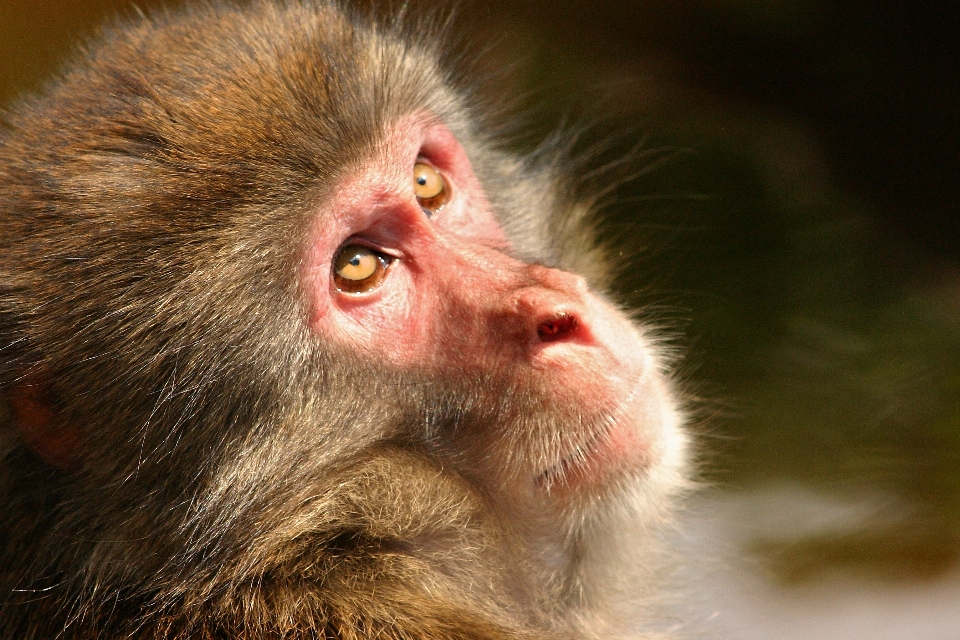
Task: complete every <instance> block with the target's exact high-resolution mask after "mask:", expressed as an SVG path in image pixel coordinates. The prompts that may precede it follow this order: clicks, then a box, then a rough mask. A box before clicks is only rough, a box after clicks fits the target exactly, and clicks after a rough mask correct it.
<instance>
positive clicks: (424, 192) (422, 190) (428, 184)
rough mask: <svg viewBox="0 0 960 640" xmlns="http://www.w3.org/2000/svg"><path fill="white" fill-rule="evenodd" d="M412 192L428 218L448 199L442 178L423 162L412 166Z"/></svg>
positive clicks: (434, 169)
mask: <svg viewBox="0 0 960 640" xmlns="http://www.w3.org/2000/svg"><path fill="white" fill-rule="evenodd" d="M413 192H414V194H416V196H417V202H419V203H420V207H421V208H423V212H424V213H426V214H427V216H428V217H429V216H432V215H433V214H434V213H436V212H437V211H439V210H440V209H442V208H443V205H445V204H447V200H448V199H449V195H448V193H447V185H446V183H445V182H444V180H443V176H442V175H441V174H440V172H439V171H437V169H436V168H435V167H434V166H432V165H429V164H426V163H425V162H418V163H417V164H415V165H414V166H413Z"/></svg>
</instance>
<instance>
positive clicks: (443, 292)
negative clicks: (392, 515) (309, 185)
mask: <svg viewBox="0 0 960 640" xmlns="http://www.w3.org/2000/svg"><path fill="white" fill-rule="evenodd" d="M418 172H419V173H418ZM418 178H421V180H420V182H421V183H425V184H420V183H418V182H417V179H418ZM431 182H432V184H431ZM336 183H337V187H336V190H335V191H334V193H333V194H332V195H331V196H329V197H328V198H327V199H325V200H324V201H322V202H321V203H320V204H319V205H318V208H319V209H320V211H319V212H318V213H317V214H316V221H317V222H316V224H315V225H314V226H313V228H312V230H311V232H310V234H309V240H308V242H307V244H306V247H305V252H304V256H305V257H304V259H303V261H302V265H303V267H302V273H301V278H302V281H303V290H304V291H305V292H306V295H307V297H308V308H309V325H310V327H311V329H312V331H313V332H314V333H315V335H316V336H317V338H318V339H319V340H321V341H322V342H324V343H333V344H337V345H339V346H340V347H342V348H343V349H344V350H346V351H349V352H352V353H360V354H364V355H365V357H366V358H368V360H369V361H370V362H376V363H379V367H381V368H383V369H392V370H395V371H397V372H399V373H400V375H403V376H406V377H407V378H408V379H409V378H410V377H411V376H415V377H417V378H419V379H426V380H429V382H424V383H423V384H424V386H425V387H426V388H429V389H434V390H436V391H435V392H434V393H433V394H428V395H432V396H433V398H434V399H432V400H430V401H426V402H425V401H423V399H422V398H420V399H418V400H417V402H418V403H419V404H420V406H421V407H424V409H423V410H422V411H420V412H416V411H414V413H415V414H419V416H420V418H419V424H413V425H411V426H410V428H411V429H412V430H414V431H417V430H420V431H424V430H425V426H424V425H425V424H427V423H434V424H441V425H446V426H445V428H441V430H440V431H441V433H439V434H438V433H434V434H432V435H433V439H432V440H433V441H432V446H433V448H435V449H438V450H441V451H445V452H446V455H447V457H449V458H451V459H453V460H457V461H459V465H460V466H461V471H463V472H465V473H467V474H468V475H472V476H474V477H476V478H481V479H483V482H484V484H486V485H488V486H491V487H492V488H494V490H495V491H496V492H497V493H498V494H501V495H504V494H505V495H507V496H510V497H511V499H513V500H519V501H520V502H521V503H524V504H529V502H531V501H534V502H543V501H548V502H562V503H568V502H570V501H571V500H577V499H578V498H586V499H588V500H590V499H592V497H593V496H595V495H596V493H597V492H605V490H606V489H610V488H611V487H620V486H621V485H622V484H623V483H624V482H641V483H642V482H643V481H644V478H645V476H647V475H648V474H649V473H650V472H651V469H655V468H658V467H660V465H661V464H664V463H665V464H666V466H667V467H668V468H669V466H670V460H669V458H670V457H671V456H673V457H676V458H677V459H678V460H679V454H678V452H677V451H671V450H670V448H671V447H674V448H678V447H679V446H680V441H679V438H678V437H677V436H676V433H675V432H676V430H677V428H678V427H677V425H678V423H679V420H678V418H677V415H676V410H675V408H674V406H673V404H672V403H671V401H670V396H669V391H668V389H667V385H666V382H665V381H664V379H663V377H662V372H661V371H660V370H659V368H658V364H657V361H656V359H655V358H654V356H653V354H652V351H651V348H650V346H649V345H648V344H647V343H646V342H645V340H644V338H643V337H642V336H641V335H640V333H639V332H638V331H637V330H636V329H635V328H634V327H633V326H632V324H631V323H630V322H629V321H628V320H627V319H626V318H625V317H624V315H623V314H622V313H621V312H620V311H619V310H617V309H615V308H614V307H613V306H612V305H611V304H610V303H609V302H607V301H605V300H603V299H602V298H601V297H600V296H598V295H596V294H595V293H593V292H591V291H590V290H589V288H588V287H587V285H586V283H585V281H584V279H583V278H581V277H579V276H577V275H575V274H572V273H568V272H565V271H561V270H559V269H555V268H550V267H547V266H544V265H542V264H538V263H535V262H534V263H528V262H525V261H523V260H521V259H520V258H518V257H517V255H516V252H515V251H514V249H513V248H512V246H511V243H510V241H509V240H508V238H507V235H506V233H505V232H504V230H503V229H502V227H501V225H500V223H499V222H498V219H497V216H496V214H495V212H494V210H493V208H492V206H491V204H490V199H489V198H487V196H486V194H485V192H484V189H483V187H482V186H481V184H480V182H479V180H478V179H477V177H476V176H475V174H474V172H473V170H472V167H471V163H470V159H469V157H468V155H467V153H466V152H465V150H464V148H463V147H462V146H461V145H460V143H459V142H458V141H457V139H456V138H455V136H454V135H453V133H451V131H450V130H449V129H448V128H447V127H446V126H445V125H444V124H442V123H441V122H439V121H437V120H436V119H435V118H432V117H430V116H429V115H423V114H418V115H414V116H408V117H406V118H403V119H401V120H400V121H399V122H397V123H395V124H394V125H393V126H392V127H390V128H388V129H387V131H386V132H385V134H384V136H383V138H382V139H381V141H380V143H379V144H378V145H377V146H376V153H375V154H372V155H371V156H370V157H368V158H366V159H364V161H362V162H360V163H357V164H356V165H352V166H348V167H346V168H345V169H344V170H343V173H342V174H341V176H340V178H339V179H337V180H336ZM423 186H425V187H426V189H427V190H426V191H423V192H419V193H418V189H420V188H421V187H423ZM491 187H492V188H496V186H495V185H491ZM423 193H425V194H426V198H429V202H428V204H430V205H431V207H430V208H428V207H426V206H424V202H425V197H424V195H423ZM439 390H444V391H442V392H441V391H439ZM451 405H453V406H451ZM427 407H429V408H431V409H430V410H431V411H433V412H434V413H439V414H443V413H444V412H446V413H447V414H449V415H450V416H451V417H448V418H443V417H436V416H428V415H426V413H428V411H427V409H426V408H427ZM415 422H417V420H415Z"/></svg>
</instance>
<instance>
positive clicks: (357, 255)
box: [333, 244, 393, 293]
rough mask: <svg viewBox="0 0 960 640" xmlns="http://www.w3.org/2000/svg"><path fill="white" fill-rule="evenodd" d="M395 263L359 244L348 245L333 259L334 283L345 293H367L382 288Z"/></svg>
mask: <svg viewBox="0 0 960 640" xmlns="http://www.w3.org/2000/svg"><path fill="white" fill-rule="evenodd" d="M391 262H393V258H391V257H390V256H387V255H384V254H382V253H378V252H376V251H374V250H373V249H370V248H369V247H365V246H363V245H359V244H348V245H347V246H345V247H343V248H342V249H340V251H339V252H337V255H336V257H335V258H334V259H333V281H334V284H335V285H336V287H337V290H339V291H342V292H343V293H366V292H367V291H372V290H373V289H376V288H377V287H378V286H380V283H381V282H383V277H384V276H385V275H386V273H387V267H389V266H390V263H391Z"/></svg>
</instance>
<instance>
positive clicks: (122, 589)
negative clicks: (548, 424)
mask: <svg viewBox="0 0 960 640" xmlns="http://www.w3.org/2000/svg"><path fill="white" fill-rule="evenodd" d="M346 16H347V13H345V12H344V11H343V10H341V9H340V8H338V7H336V6H334V5H333V4H330V3H328V2H326V1H325V0H302V1H295V0H294V1H290V2H277V3H274V2H267V1H254V2H252V3H250V4H248V5H245V6H243V7H235V6H233V5H228V4H203V5H199V6H197V7H195V8H192V9H187V10H184V11H182V12H171V13H159V14H157V15H155V16H153V17H151V18H143V19H140V20H137V21H134V22H130V23H124V24H122V25H118V26H115V27H110V28H107V29H106V30H105V32H104V34H103V35H102V36H101V37H100V38H99V39H98V40H97V41H96V42H95V43H94V44H93V45H91V47H90V48H89V50H88V52H87V53H86V55H85V56H84V57H82V58H81V59H80V61H79V62H77V63H76V64H75V65H74V66H72V67H70V68H69V69H68V70H67V71H66V72H65V73H64V74H63V76H62V78H60V79H59V80H58V81H57V82H55V83H52V84H51V85H50V86H49V88H48V89H47V90H46V91H45V92H44V93H43V95H41V96H39V97H37V98H30V99H26V100H24V101H23V102H21V103H20V104H18V105H17V106H15V107H14V108H13V109H12V111H11V112H9V114H8V116H7V118H6V120H7V126H6V127H5V129H4V130H3V131H2V132H0V385H2V387H0V389H2V393H3V394H4V397H5V400H4V401H3V402H2V403H0V447H2V450H0V454H2V456H3V458H2V466H0V496H2V500H3V502H4V511H5V516H4V518H3V520H2V523H0V544H2V547H0V594H2V595H0V636H2V637H4V638H21V639H24V640H29V639H31V638H54V637H57V638H64V639H69V638H76V639H81V638H121V637H137V638H166V639H176V638H231V639H236V638H251V639H253V638H256V639H261V638H263V639H267V638H276V639H280V638H342V639H344V640H347V639H350V638H375V637H376V638H384V639H389V638H398V639H399V638H404V639H408V640H409V639H413V638H522V637H540V636H557V635H560V636H574V635H580V634H591V633H598V632H599V630H600V629H602V628H603V627H602V626H598V625H597V624H594V623H593V622H591V619H592V618H591V616H600V615H605V614H604V613H603V612H604V611H607V609H604V607H603V606H600V605H596V603H595V602H594V601H595V599H596V598H598V597H599V596H597V595H596V594H597V593H599V590H598V589H597V588H595V587H596V585H595V584H594V583H595V582H597V581H600V582H602V581H604V580H605V578H604V576H605V575H608V574H606V573H604V570H603V569H602V568H601V569H599V570H597V571H596V572H595V573H594V574H590V575H589V576H588V575H587V574H586V573H585V572H582V571H580V570H579V569H578V568H577V567H578V566H579V564H584V563H587V562H588V560H590V558H591V557H592V555H591V553H592V552H590V551H588V550H587V549H588V548H589V547H588V546H585V545H588V544H589V541H590V540H592V539H593V538H598V537H600V536H603V535H607V534H608V533H609V531H610V530H612V529H616V528H618V527H620V526H621V525H620V523H621V521H623V520H625V519H630V518H633V517H634V516H636V512H638V511H639V512H641V526H638V527H635V528H633V529H631V532H632V533H631V534H630V535H631V536H633V537H631V538H630V542H629V544H628V543H623V544H628V548H629V550H628V552H627V553H628V555H631V556H635V558H634V560H636V562H635V564H636V565H637V566H638V567H639V571H640V573H639V574H630V575H642V577H643V579H644V580H647V579H651V580H652V579H653V577H652V576H654V574H656V566H657V555H658V553H659V551H658V547H657V546H656V543H655V541H654V540H655V538H656V535H655V533H651V531H654V530H655V529H656V528H657V527H656V526H654V525H657V524H659V523H660V522H661V521H663V520H665V519H667V518H668V511H669V510H668V509H667V508H666V505H668V504H669V503H670V500H671V499H670V498H669V497H665V496H669V495H671V494H673V493H676V492H678V491H680V490H681V489H682V487H683V484H684V482H683V478H682V476H681V475H678V473H676V472H675V471H674V470H673V469H669V470H667V471H666V472H664V473H663V476H664V478H663V479H661V480H658V483H659V484H657V485H655V486H653V487H652V488H649V487H646V485H645V486H644V488H641V489H637V490H636V491H633V493H631V496H630V497H628V498H624V499H622V500H621V501H620V502H617V503H616V505H615V507H612V508H610V509H609V510H608V511H601V512H598V514H599V515H596V516H595V517H593V519H592V520H591V517H588V516H585V515H583V514H582V513H581V514H578V515H576V516H570V515H569V514H560V515H559V516H557V515H551V514H543V515H538V514H530V515H529V522H527V523H524V522H523V521H522V520H517V519H516V518H512V517H511V516H510V514H509V513H508V512H507V511H505V510H504V508H502V507H499V506H497V505H495V504H492V503H491V500H490V495H489V493H488V492H487V491H485V490H484V489H483V488H482V487H480V486H478V485H477V483H476V481H475V480H473V479H471V475H470V473H469V470H466V471H465V470H464V469H458V467H457V465H456V464H455V463H451V461H450V460H448V459H446V458H445V457H444V454H443V447H442V446H438V445H436V434H437V433H443V432H444V430H445V429H451V428H466V427H464V425H467V424H468V423H470V422H471V421H474V422H478V423H480V422H483V423H485V422H484V421H488V420H491V419H492V418H491V416H496V415H507V414H511V412H517V411H518V410H520V411H522V409H518V408H521V407H523V406H524V404H523V403H524V395H523V393H522V390H520V391H518V392H517V395H516V397H514V398H512V399H508V400H504V402H505V403H506V404H505V406H504V407H500V408H489V407H487V408H483V410H482V411H481V410H476V409H471V406H472V403H473V402H474V401H473V400H472V399H473V398H476V397H477V394H476V393H475V392H474V390H473V389H471V388H470V385H467V384H460V385H459V386H456V385H455V386H450V385H449V383H447V382H445V381H442V380H434V379H430V378H429V376H426V375H424V376H422V377H417V376H410V375H403V376H401V375H400V374H399V373H391V372H389V371H384V370H383V367H380V366H377V364H376V363H368V362H364V361H363V360H362V359H361V360H358V359H357V358H356V357H355V356H352V355H349V354H342V353H337V352H336V351H335V350H333V349H330V348H328V347H326V346H325V345H320V344H317V343H316V340H315V339H314V338H313V337H312V336H311V335H309V333H308V331H307V329H306V327H305V323H304V322H303V317H304V314H305V309H304V303H303V295H302V292H301V291H300V290H299V284H298V281H297V278H296V274H297V268H298V263H297V261H298V255H299V254H298V251H299V248H300V247H301V246H302V244H303V239H304V237H305V234H306V230H307V226H308V224H309V218H308V215H309V211H311V210H312V209H311V205H312V204H313V203H316V202H318V201H322V200H323V198H324V197H326V196H327V195H329V193H330V190H331V188H332V185H333V184H335V178H336V177H337V176H338V175H339V173H340V172H341V171H343V169H344V167H347V166H349V165H350V164H351V163H354V162H358V161H360V160H362V158H363V157H364V156H365V154H368V153H369V152H370V150H371V149H372V148H374V147H375V146H376V145H377V144H378V132H380V131H383V130H384V128H385V127H386V126H387V124H388V123H390V122H392V121H394V120H395V119H397V118H398V117H401V116H404V115H407V114H410V113H416V112H420V111H429V112H432V113H434V114H436V115H437V116H439V118H440V119H441V120H443V121H444V122H445V123H446V124H447V125H448V126H449V127H450V128H451V130H453V132H454V133H455V134H456V136H457V138H458V139H459V140H460V141H461V143H463V145H464V146H465V147H466V148H468V149H469V150H470V153H471V159H472V162H473V164H474V168H475V170H476V172H477V174H478V175H479V177H480V180H481V182H482V183H483V184H484V185H487V186H488V188H487V193H488V194H490V195H491V198H492V199H493V205H494V207H495V208H496V210H497V212H498V215H499V216H500V218H501V219H502V221H503V224H504V226H505V228H506V229H507V232H508V234H510V235H511V238H512V240H513V241H514V243H515V246H516V247H517V248H518V250H519V251H520V252H521V253H523V254H525V255H526V256H527V257H529V258H531V259H535V260H539V261H543V262H550V263H556V264H565V265H567V266H571V267H575V268H577V269H578V270H580V271H582V272H594V273H597V274H600V273H602V272H603V269H602V267H600V266H598V265H599V263H598V262H597V261H596V255H595V254H594V253H592V252H593V251H594V250H593V248H592V247H590V246H583V245H584V242H583V237H584V235H583V233H582V231H580V230H578V229H580V227H577V226H576V225H570V224H568V223H567V222H564V221H568V220H570V219H572V218H578V216H580V213H581V211H582V210H581V209H580V208H578V207H577V206H576V205H575V204H565V203H562V202H561V201H560V200H559V198H558V197H557V195H556V194H557V189H556V188H555V187H554V183H553V180H552V178H550V173H551V172H550V171H548V170H546V168H544V167H541V168H539V169H536V168H532V167H530V166H528V165H527V164H526V163H525V162H523V161H521V160H519V159H516V158H514V157H512V156H509V155H506V154H504V153H502V152H500V151H497V150H496V148H495V147H494V146H493V144H492V143H491V141H489V140H487V139H486V138H485V137H484V136H483V134H482V132H481V131H480V130H479V128H478V127H477V126H476V125H474V124H472V123H473V122H475V121H476V120H475V119H473V118H471V117H470V116H469V114H470V112H471V105H470V99H469V97H467V96H468V94H465V93H463V92H462V91H461V90H455V89H453V88H451V87H454V86H456V83H455V82H454V81H453V79H452V78H451V77H450V76H449V75H448V74H447V73H445V72H444V71H443V70H442V69H441V67H440V66H438V64H437V59H438V55H439V54H438V52H437V51H436V50H435V49H434V45H433V35H432V34H431V33H430V29H427V30H426V33H424V30H422V29H416V28H413V27H404V26H402V25H400V26H396V25H394V26H385V25H384V24H382V23H381V24H378V23H376V22H369V21H367V20H365V19H363V18H358V17H353V18H347V17H346ZM401 22H402V21H401ZM531 169H532V170H531ZM493 185H497V186H496V187H493ZM563 229H566V230H568V231H570V233H569V234H568V235H566V236H565V238H567V240H564V239H563V238H559V237H558V236H557V234H558V232H559V231H558V230H563ZM571 239H573V240H571ZM557 247H561V248H566V250H564V251H561V250H559V249H557ZM598 277H599V276H598ZM491 380H494V381H495V375H494V377H493V378H492V379H491ZM491 380H485V381H478V382H477V384H489V383H491ZM371 399H376V400H377V401H376V402H375V403H374V402H372V401H371ZM37 407H39V409H37ZM44 411H46V412H47V413H49V414H50V415H51V416H53V417H44V416H45V415H47V414H46V413H44ZM498 412H499V413H498ZM532 419H535V417H534V418H532ZM18 422H19V424H18ZM451 425H453V426H451ZM457 425H460V427H458V426H457ZM51 430H53V431H55V432H56V434H57V437H59V438H61V439H60V440H57V439H56V438H54V437H53V436H50V435H44V434H48V433H49V432H50V431H51ZM38 433H39V434H40V435H34V436H31V434H38ZM31 437H35V438H37V439H38V440H40V441H42V442H44V443H46V444H44V445H43V446H36V445H34V446H29V445H30V444H31V443H30V442H29V441H30V439H31ZM64 442H65V443H67V444H66V445H62V444H61V445H58V444H56V443H64ZM70 443H74V444H70ZM57 446H60V447H61V448H65V449H66V450H67V451H68V452H72V455H66V454H64V453H63V451H60V450H59V449H57V448H56V447H57ZM44 447H46V448H44ZM58 456H60V457H58ZM64 456H65V457H64ZM681 466H682V465H681ZM645 492H647V493H649V494H650V495H647V493H645ZM568 516H569V517H568ZM557 523H559V524H557ZM544 527H545V528H546V530H547V531H548V532H549V533H550V535H549V536H546V537H544V536H540V537H539V538H538V537H536V536H533V537H531V534H530V530H538V529H542V528H544ZM598 532H599V533H598ZM604 532H606V533H604ZM538 535H539V534H538ZM550 536H555V537H556V538H557V540H558V541H553V540H552V539H551V540H548V539H547V538H550ZM533 538H535V539H536V542H535V543H531V542H530V540H531V539H533ZM552 544H556V545H558V548H563V549H565V550H566V551H565V552H564V553H565V554H566V555H565V556H564V557H565V558H566V560H564V562H565V563H566V564H563V566H560V567H555V566H549V563H546V562H545V561H543V560H542V559H541V555H549V554H541V555H538V553H536V552H533V551H531V547H537V546H538V545H540V546H542V547H545V546H550V545H552ZM601 544H603V545H609V547H610V548H614V547H616V546H617V544H621V543H616V542H615V541H612V539H611V541H607V542H603V543H601ZM632 545H636V546H637V550H634V548H633V547H632ZM640 548H643V549H645V551H644V552H643V553H641V551H639V549H640ZM593 555H598V556H603V555H604V554H603V553H599V554H597V553H593ZM604 562H606V561H605V560H603V558H600V559H599V560H596V564H597V565H598V566H604ZM619 562H620V560H616V561H611V563H612V564H617V563H619ZM591 576H592V577H591ZM609 586H610V587H611V588H615V587H616V586H617V585H615V584H613V583H612V582H611V584H610V585H609ZM611 610H612V609H611ZM591 612H593V613H591ZM611 615H613V614H611ZM591 629H592V630H593V631H591Z"/></svg>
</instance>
